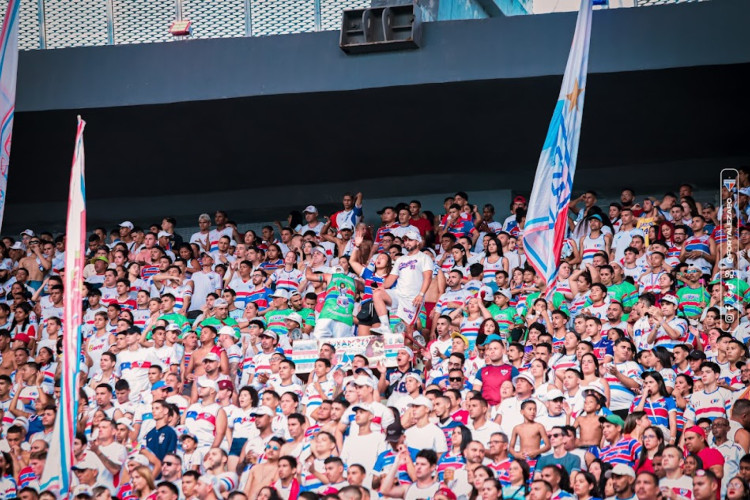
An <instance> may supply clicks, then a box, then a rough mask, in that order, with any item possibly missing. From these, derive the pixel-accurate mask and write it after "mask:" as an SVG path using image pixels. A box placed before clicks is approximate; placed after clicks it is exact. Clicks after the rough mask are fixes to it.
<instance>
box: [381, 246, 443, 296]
mask: <svg viewBox="0 0 750 500" xmlns="http://www.w3.org/2000/svg"><path fill="white" fill-rule="evenodd" d="M434 265H435V264H434V263H433V262H432V259H430V258H429V257H428V256H427V255H425V254H424V253H423V252H417V253H415V254H414V255H404V256H402V257H399V258H398V259H397V260H396V263H395V264H394V265H393V269H392V270H391V275H393V276H398V282H397V284H396V288H395V291H396V293H398V294H399V295H401V296H403V297H416V296H417V294H419V292H420V291H421V289H422V283H423V281H424V276H423V275H422V273H423V272H424V271H430V272H432V270H433V268H434Z"/></svg>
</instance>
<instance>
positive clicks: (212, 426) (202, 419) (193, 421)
mask: <svg viewBox="0 0 750 500" xmlns="http://www.w3.org/2000/svg"><path fill="white" fill-rule="evenodd" d="M220 409H221V407H220V406H219V405H218V404H216V403H212V404H210V405H207V406H203V405H201V404H200V403H195V404H192V405H190V406H189V407H188V409H187V413H186V414H185V427H187V429H188V431H190V433H191V434H193V435H195V437H197V438H198V447H205V446H211V445H212V444H213V442H214V437H215V435H216V415H218V413H219V410H220Z"/></svg>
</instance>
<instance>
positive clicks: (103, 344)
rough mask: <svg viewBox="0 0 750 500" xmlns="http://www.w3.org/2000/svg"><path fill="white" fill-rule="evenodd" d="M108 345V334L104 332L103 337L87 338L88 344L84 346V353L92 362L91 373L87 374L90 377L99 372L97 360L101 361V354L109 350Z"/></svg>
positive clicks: (93, 336)
mask: <svg viewBox="0 0 750 500" xmlns="http://www.w3.org/2000/svg"><path fill="white" fill-rule="evenodd" d="M109 345H110V344H109V333H107V331H106V330H105V331H104V335H102V336H101V337H99V336H98V335H96V334H94V335H92V336H91V337H89V343H88V345H87V346H86V352H87V353H88V355H89V356H90V357H91V360H92V361H93V365H91V371H90V372H89V375H90V376H93V375H96V374H97V373H99V372H101V370H102V369H101V367H100V366H99V360H100V359H102V354H104V352H105V351H107V349H109Z"/></svg>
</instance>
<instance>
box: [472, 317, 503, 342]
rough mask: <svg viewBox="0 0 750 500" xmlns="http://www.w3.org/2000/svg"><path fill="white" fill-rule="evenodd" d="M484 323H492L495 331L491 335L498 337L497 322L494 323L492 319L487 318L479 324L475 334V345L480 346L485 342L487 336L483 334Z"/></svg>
mask: <svg viewBox="0 0 750 500" xmlns="http://www.w3.org/2000/svg"><path fill="white" fill-rule="evenodd" d="M485 323H492V324H493V325H494V327H495V331H494V332H493V333H496V334H497V335H500V326H499V325H498V324H497V321H495V320H494V319H493V318H487V319H485V320H484V321H482V323H480V324H479V332H478V333H477V340H476V342H475V344H476V345H482V344H484V341H485V340H487V334H486V333H484V325H485Z"/></svg>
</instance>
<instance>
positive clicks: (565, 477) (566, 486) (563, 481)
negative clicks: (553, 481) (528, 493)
mask: <svg viewBox="0 0 750 500" xmlns="http://www.w3.org/2000/svg"><path fill="white" fill-rule="evenodd" d="M546 468H551V469H554V470H555V471H557V474H558V475H559V476H560V484H558V486H557V487H558V488H560V489H561V490H562V491H567V492H568V493H570V492H571V491H570V474H568V471H567V470H565V468H564V467H561V466H559V465H545V466H544V469H546ZM544 469H542V470H544Z"/></svg>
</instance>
